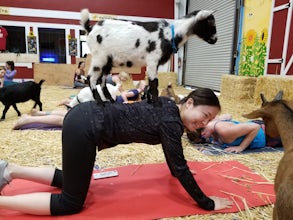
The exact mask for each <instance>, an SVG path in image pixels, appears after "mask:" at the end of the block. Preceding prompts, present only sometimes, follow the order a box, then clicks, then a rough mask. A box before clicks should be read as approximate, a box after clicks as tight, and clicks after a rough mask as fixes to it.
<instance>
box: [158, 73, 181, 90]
mask: <svg viewBox="0 0 293 220" xmlns="http://www.w3.org/2000/svg"><path fill="white" fill-rule="evenodd" d="M158 79H159V88H165V87H167V86H168V84H169V82H170V83H172V85H173V87H175V86H177V73H175V72H159V73H158Z"/></svg>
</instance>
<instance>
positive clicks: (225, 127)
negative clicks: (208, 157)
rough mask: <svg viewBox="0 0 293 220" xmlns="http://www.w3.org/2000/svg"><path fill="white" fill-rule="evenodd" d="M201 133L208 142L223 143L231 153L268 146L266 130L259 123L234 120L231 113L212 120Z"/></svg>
mask: <svg viewBox="0 0 293 220" xmlns="http://www.w3.org/2000/svg"><path fill="white" fill-rule="evenodd" d="M201 135H202V137H204V138H205V139H206V140H208V142H211V143H215V144H218V145H221V146H222V147H224V148H225V150H224V151H226V152H229V153H239V152H241V151H244V150H245V149H256V148H263V147H265V146H266V135H265V131H264V129H263V128H262V127H261V126H260V125H259V124H258V123H254V122H253V121H248V122H239V121H236V120H232V117H231V116H229V114H226V115H222V116H219V117H218V118H215V119H214V120H212V121H210V122H209V123H208V124H207V126H205V127H204V129H203V130H202V132H201Z"/></svg>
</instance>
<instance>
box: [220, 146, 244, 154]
mask: <svg viewBox="0 0 293 220" xmlns="http://www.w3.org/2000/svg"><path fill="white" fill-rule="evenodd" d="M243 150H244V149H243V147H240V146H232V147H227V148H225V150H224V151H225V152H228V153H240V152H242V151H243Z"/></svg>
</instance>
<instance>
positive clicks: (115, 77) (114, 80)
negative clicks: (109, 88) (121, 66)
mask: <svg viewBox="0 0 293 220" xmlns="http://www.w3.org/2000/svg"><path fill="white" fill-rule="evenodd" d="M128 80H130V75H129V73H127V72H120V73H119V74H109V75H108V76H107V78H106V83H110V84H112V85H113V86H116V84H122V83H123V82H126V81H128Z"/></svg>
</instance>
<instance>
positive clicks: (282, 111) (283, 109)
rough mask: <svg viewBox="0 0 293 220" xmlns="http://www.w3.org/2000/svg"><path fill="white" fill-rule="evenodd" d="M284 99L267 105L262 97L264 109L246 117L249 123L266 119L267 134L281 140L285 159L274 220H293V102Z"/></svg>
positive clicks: (278, 180) (279, 175)
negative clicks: (256, 119) (251, 120)
mask: <svg viewBox="0 0 293 220" xmlns="http://www.w3.org/2000/svg"><path fill="white" fill-rule="evenodd" d="M282 95H283V92H282V91H280V92H279V93H278V94H277V96H276V97H275V99H274V100H273V101H271V102H268V101H267V100H266V98H265V97H264V95H263V94H261V99H262V107H261V108H260V109H258V110H255V111H253V112H251V113H249V114H246V115H244V117H246V118H250V119H252V118H259V117H260V118H263V121H264V123H265V132H266V134H267V135H269V136H270V137H277V136H280V137H281V140H282V143H283V147H284V155H283V157H282V159H281V160H280V163H279V166H278V169H277V173H276V177H275V193H276V204H275V207H274V211H273V219H274V220H287V219H293V167H292V163H293V136H292V130H293V101H291V102H288V101H285V100H282Z"/></svg>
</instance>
